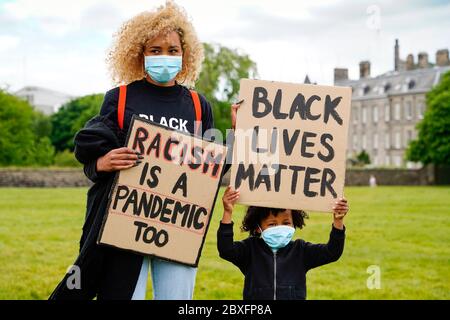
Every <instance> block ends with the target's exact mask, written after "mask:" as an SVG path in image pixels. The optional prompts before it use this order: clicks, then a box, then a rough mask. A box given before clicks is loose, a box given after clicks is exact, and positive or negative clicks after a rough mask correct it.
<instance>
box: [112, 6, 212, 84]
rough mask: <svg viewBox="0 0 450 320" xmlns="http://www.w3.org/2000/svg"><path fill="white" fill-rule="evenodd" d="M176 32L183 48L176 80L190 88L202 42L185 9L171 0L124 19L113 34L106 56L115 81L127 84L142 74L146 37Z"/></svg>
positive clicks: (200, 61) (199, 57)
mask: <svg viewBox="0 0 450 320" xmlns="http://www.w3.org/2000/svg"><path fill="white" fill-rule="evenodd" d="M173 31H175V32H177V33H178V35H179V36H180V40H181V46H182V49H183V64H182V68H181V71H180V72H179V73H178V75H177V76H176V78H175V79H176V80H177V81H178V82H179V83H182V84H185V85H186V86H189V87H193V86H194V84H195V81H196V80H197V78H198V76H199V74H200V69H201V65H202V62H203V57H204V54H203V45H202V43H201V42H200V40H199V39H198V38H197V34H196V32H195V30H194V27H193V25H192V23H191V21H190V19H189V18H188V16H187V14H186V12H185V11H184V9H182V8H181V7H179V6H177V5H176V4H175V3H174V2H172V1H167V2H166V5H165V6H160V7H159V8H157V9H156V10H155V11H146V12H142V13H140V14H138V15H137V16H135V17H133V18H131V19H130V20H128V21H127V22H125V23H124V24H123V25H122V27H121V28H120V30H119V31H118V32H117V33H116V34H115V38H114V41H113V44H112V46H111V49H110V52H109V54H108V57H107V59H106V60H107V63H108V66H109V71H110V73H111V76H112V80H113V82H114V83H115V84H128V83H130V82H133V81H135V80H141V79H142V78H144V77H145V70H144V48H145V44H146V43H147V41H148V40H151V39H153V38H155V37H157V36H159V35H164V34H169V33H170V32H173Z"/></svg>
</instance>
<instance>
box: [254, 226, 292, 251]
mask: <svg viewBox="0 0 450 320" xmlns="http://www.w3.org/2000/svg"><path fill="white" fill-rule="evenodd" d="M294 232H295V228H293V227H291V226H275V227H270V228H267V229H266V230H264V231H263V232H262V233H261V237H262V238H263V240H264V241H265V242H266V243H267V245H268V246H269V247H270V248H271V249H272V250H274V251H276V250H278V249H280V248H283V247H285V246H287V244H288V243H289V242H290V241H291V239H292V237H293V236H294Z"/></svg>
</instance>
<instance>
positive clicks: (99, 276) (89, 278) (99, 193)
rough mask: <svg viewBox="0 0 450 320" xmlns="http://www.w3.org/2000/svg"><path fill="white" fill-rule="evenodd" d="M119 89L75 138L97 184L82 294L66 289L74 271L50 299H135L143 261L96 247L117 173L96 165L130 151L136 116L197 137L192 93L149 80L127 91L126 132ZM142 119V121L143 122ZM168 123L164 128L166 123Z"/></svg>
mask: <svg viewBox="0 0 450 320" xmlns="http://www.w3.org/2000/svg"><path fill="white" fill-rule="evenodd" d="M118 96H119V89H118V88H114V89H112V90H110V91H108V92H107V93H106V95H105V99H104V101H103V105H102V108H101V112H100V115H98V116H96V117H94V118H93V119H91V120H89V121H88V122H87V123H86V125H85V126H84V128H83V129H81V130H80V131H79V132H78V133H77V134H76V136H75V140H74V142H75V157H76V158H77V160H78V161H79V162H81V163H82V164H83V165H84V172H85V174H86V176H87V177H88V178H89V179H90V180H91V181H92V182H94V185H93V186H92V187H91V188H90V189H89V191H88V194H87V205H86V216H85V222H84V225H83V230H82V235H81V239H80V252H79V255H78V258H77V259H76V260H75V262H74V266H76V267H78V268H79V269H78V270H79V271H80V272H79V275H81V279H80V280H81V288H80V289H77V288H73V289H70V288H71V287H72V286H67V282H68V280H69V283H70V281H71V276H74V275H75V273H74V271H73V270H75V269H72V270H71V271H70V272H68V273H67V274H66V275H65V276H64V278H63V279H62V280H61V282H60V283H59V284H58V285H57V287H56V288H55V290H54V291H53V293H52V294H51V296H50V297H49V299H83V300H84V299H93V298H94V297H97V299H98V300H100V299H121V300H122V299H123V300H128V299H131V297H132V295H133V292H134V289H135V287H136V283H137V279H138V276H139V272H140V269H141V266H142V261H143V257H142V256H141V255H138V254H135V253H132V252H128V251H124V250H117V249H114V248H111V247H105V246H100V245H97V238H98V235H99V231H100V228H101V225H102V222H103V218H104V216H105V213H106V210H107V203H108V196H109V193H110V191H111V187H112V184H113V180H114V177H115V173H105V172H96V163H97V159H98V158H99V157H101V156H103V155H105V154H106V153H108V152H109V151H111V150H112V149H116V148H120V147H123V146H124V145H125V140H126V134H127V131H128V128H129V125H130V121H131V118H132V116H133V115H134V114H137V115H139V114H144V115H146V116H147V117H152V118H153V119H152V120H154V121H155V122H158V123H162V124H165V123H166V124H167V125H168V126H171V125H176V124H178V125H179V128H178V129H181V130H183V131H184V129H187V131H188V132H190V133H193V130H194V126H193V119H194V118H195V112H194V107H193V102H192V99H191V96H190V93H189V90H188V89H187V88H185V87H183V86H180V85H178V84H177V85H175V86H173V87H167V88H165V87H158V86H155V85H152V84H150V83H148V82H147V81H146V80H144V79H143V80H139V81H135V82H133V83H131V84H129V85H128V88H127V102H126V109H125V121H124V128H123V130H120V129H119V126H118V124H117V102H118ZM199 97H200V102H201V107H202V129H203V132H204V131H206V130H208V129H210V128H212V127H213V126H214V124H213V118H212V110H211V107H210V105H209V103H208V102H207V101H206V100H205V98H204V97H203V96H201V95H199ZM144 115H141V116H144ZM164 121H165V122H164Z"/></svg>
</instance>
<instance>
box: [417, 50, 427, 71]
mask: <svg viewBox="0 0 450 320" xmlns="http://www.w3.org/2000/svg"><path fill="white" fill-rule="evenodd" d="M418 56H419V61H418V62H417V63H418V65H419V68H428V66H429V65H428V53H426V52H420V53H419V55H418Z"/></svg>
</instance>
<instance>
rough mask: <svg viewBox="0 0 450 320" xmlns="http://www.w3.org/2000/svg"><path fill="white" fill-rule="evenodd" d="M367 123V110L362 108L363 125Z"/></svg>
mask: <svg viewBox="0 0 450 320" xmlns="http://www.w3.org/2000/svg"><path fill="white" fill-rule="evenodd" d="M366 122H367V108H366V107H362V123H366Z"/></svg>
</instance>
